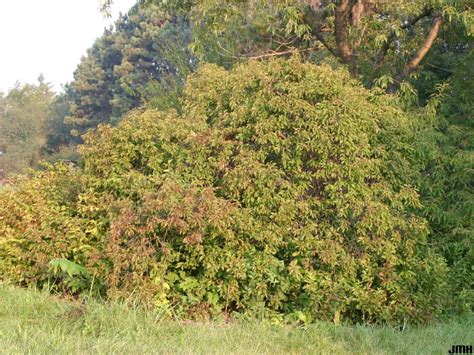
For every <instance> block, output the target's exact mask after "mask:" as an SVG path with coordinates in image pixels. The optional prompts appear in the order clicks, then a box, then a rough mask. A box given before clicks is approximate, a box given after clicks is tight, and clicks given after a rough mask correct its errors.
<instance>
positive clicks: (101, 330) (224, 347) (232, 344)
mask: <svg viewBox="0 0 474 355" xmlns="http://www.w3.org/2000/svg"><path fill="white" fill-rule="evenodd" d="M473 343H474V317H468V318H463V319H456V320H451V321H449V322H446V323H444V324H438V325H431V326H428V327H419V328H417V327H414V328H408V329H406V330H405V331H403V332H402V331H398V330H396V329H393V328H389V327H369V326H336V325H334V324H330V323H322V322H321V323H317V324H314V325H310V326H307V327H304V328H303V327H295V326H278V325H271V324H267V323H262V322H258V321H255V322H234V323H230V324H225V323H216V322H214V323H206V324H197V323H194V324H193V323H191V324H190V323H185V322H177V321H163V320H162V317H161V315H160V314H159V313H158V312H156V313H154V312H145V311H143V310H140V309H131V308H130V307H127V306H125V305H121V304H101V303H98V302H88V303H86V304H85V305H83V304H80V303H75V302H69V301H65V300H61V299H57V298H54V297H51V296H48V295H47V294H45V293H41V292H38V291H31V290H23V289H18V288H13V287H10V286H5V285H0V353H4V354H28V353H31V354H89V353H95V354H108V353H115V354H124V353H127V354H130V355H131V354H147V353H159V354H190V353H198V354H202V353H212V354H231V353H232V354H253V353H263V354H347V353H355V354H447V353H448V350H449V349H450V348H451V346H452V345H454V344H473Z"/></svg>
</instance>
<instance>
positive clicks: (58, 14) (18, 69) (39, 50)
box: [0, 0, 136, 92]
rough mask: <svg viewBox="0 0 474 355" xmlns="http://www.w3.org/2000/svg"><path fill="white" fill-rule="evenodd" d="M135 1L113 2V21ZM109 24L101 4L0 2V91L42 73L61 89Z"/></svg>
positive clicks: (88, 0) (89, 0) (81, 0)
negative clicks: (101, 9)
mask: <svg viewBox="0 0 474 355" xmlns="http://www.w3.org/2000/svg"><path fill="white" fill-rule="evenodd" d="M135 2H136V0H115V1H114V6H113V18H117V17H118V14H119V12H122V13H123V12H126V11H127V10H128V9H129V8H130V7H131V6H132V5H133V4H134V3H135ZM111 22H113V21H111V20H108V19H105V18H104V17H103V16H102V14H101V13H100V12H99V0H0V91H3V92H5V91H7V90H8V89H9V88H11V87H12V86H13V85H14V84H15V82H16V81H17V80H18V81H20V82H34V81H36V79H37V78H38V76H39V75H40V74H41V73H43V75H44V76H45V78H46V80H47V81H49V82H51V83H52V84H54V88H55V89H56V90H60V88H61V84H64V83H66V82H68V81H71V80H72V74H73V72H74V69H75V68H76V66H77V64H78V63H79V61H80V59H81V57H82V56H83V55H85V54H86V50H87V48H89V47H90V46H92V44H93V43H94V40H95V39H96V38H97V37H99V36H100V35H101V34H102V32H103V30H104V27H108V26H109V25H110V24H111Z"/></svg>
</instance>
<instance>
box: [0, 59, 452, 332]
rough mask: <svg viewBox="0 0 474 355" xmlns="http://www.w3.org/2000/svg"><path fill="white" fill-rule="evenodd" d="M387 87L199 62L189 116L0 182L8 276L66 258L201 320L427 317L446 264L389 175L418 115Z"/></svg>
mask: <svg viewBox="0 0 474 355" xmlns="http://www.w3.org/2000/svg"><path fill="white" fill-rule="evenodd" d="M392 100H393V99H391V98H390V97H387V96H385V95H382V94H380V93H378V92H369V91H367V90H365V89H363V88H361V87H360V86H359V85H357V84H356V83H354V82H353V81H351V80H350V79H349V76H348V75H347V74H346V73H345V72H339V71H333V70H331V69H330V68H328V67H324V66H314V65H310V64H303V63H301V62H300V61H299V60H298V59H297V58H293V59H292V60H290V61H284V60H274V61H270V62H268V63H260V62H251V63H249V64H244V65H239V66H237V67H236V68H235V69H233V70H232V71H230V72H228V71H225V70H223V69H220V68H218V67H216V66H211V65H205V66H203V67H202V68H201V70H200V72H199V73H198V74H197V75H196V76H194V77H192V78H191V79H189V84H188V87H187V89H186V94H185V98H184V105H183V107H184V113H183V114H182V115H178V114H177V113H176V112H174V111H169V112H165V113H163V112H158V111H151V110H149V111H144V112H143V111H135V112H132V113H131V114H130V115H129V116H128V117H127V118H126V119H125V120H124V121H123V122H122V123H121V124H120V125H119V127H117V128H111V127H109V126H100V127H99V128H98V129H97V130H96V131H95V132H89V133H88V134H87V135H86V136H85V145H84V146H83V147H82V154H83V167H82V168H81V170H80V174H79V171H78V172H75V171H74V170H68V169H65V168H56V169H59V170H50V171H48V172H45V173H40V174H38V175H37V176H35V177H34V178H33V179H32V180H29V181H23V182H21V183H20V184H19V185H17V186H15V187H14V191H12V192H10V193H7V194H2V195H0V233H1V236H2V237H1V242H0V243H1V244H0V256H2V261H1V263H0V274H1V275H3V277H5V278H7V279H10V280H13V281H16V282H23V283H37V282H38V280H45V279H47V277H48V274H47V273H46V272H45V267H47V265H48V262H49V261H50V260H51V259H53V258H65V259H68V260H71V261H74V262H77V263H79V264H81V265H84V266H85V267H86V268H87V269H88V270H89V272H90V273H91V274H94V275H95V277H97V279H99V280H100V281H101V283H102V284H103V285H105V289H106V292H107V294H108V296H110V297H117V296H127V297H130V295H134V296H136V297H139V298H140V299H141V300H142V301H143V302H146V303H150V304H155V305H172V306H173V307H174V308H175V309H176V310H179V311H182V312H186V313H187V314H188V315H191V316H194V317H203V316H204V317H207V316H212V315H215V314H219V313H222V312H225V313H231V312H234V311H236V312H243V313H246V314H248V315H250V316H265V317H271V318H277V319H280V318H284V319H287V320H298V319H299V320H304V321H311V320H314V319H329V320H334V321H336V322H338V321H341V320H349V321H354V322H357V321H368V322H376V321H387V322H391V323H401V322H404V321H414V322H417V321H429V320H431V319H433V318H435V317H436V316H437V315H438V314H439V313H440V312H441V311H442V308H443V306H444V304H445V300H446V291H447V285H446V278H447V267H446V265H445V262H444V260H443V259H442V258H441V257H440V256H437V255H436V254H435V253H434V252H433V251H432V250H431V248H430V246H429V245H428V243H427V235H428V226H427V222H426V221H425V220H424V219H422V218H419V217H417V216H416V214H415V210H416V209H417V208H419V206H420V205H419V201H418V195H417V193H416V191H415V190H414V189H413V188H412V187H410V186H408V185H406V184H404V183H403V179H399V176H398V174H404V173H405V171H404V170H405V169H408V167H409V164H410V160H409V159H407V158H405V155H406V154H405V153H406V152H410V151H411V150H413V146H410V139H409V137H407V136H406V132H409V131H410V130H411V129H412V128H413V125H414V123H413V121H416V120H417V118H416V117H407V115H406V114H404V113H403V112H402V111H401V110H400V109H398V108H397V107H396V102H394V101H392ZM411 144H413V142H411ZM407 154H408V153H407ZM24 210H27V211H28V212H29V213H30V215H31V216H32V217H28V218H26V219H23V220H22V219H20V216H21V215H22V214H24ZM40 256H41V257H40Z"/></svg>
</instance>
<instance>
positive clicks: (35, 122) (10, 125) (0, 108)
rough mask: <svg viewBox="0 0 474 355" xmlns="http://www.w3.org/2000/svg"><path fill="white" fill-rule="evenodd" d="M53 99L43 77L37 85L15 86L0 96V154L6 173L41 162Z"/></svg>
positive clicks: (21, 169) (17, 171) (15, 171)
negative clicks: (1, 152)
mask: <svg viewBox="0 0 474 355" xmlns="http://www.w3.org/2000/svg"><path fill="white" fill-rule="evenodd" d="M53 98H54V93H53V92H52V91H51V86H50V85H49V84H48V83H46V82H45V81H44V78H43V77H42V76H41V77H40V78H39V79H38V83H36V84H25V85H20V84H18V83H17V84H16V86H15V87H14V88H13V89H12V90H10V91H9V92H8V94H6V95H1V96H0V151H3V153H4V156H5V158H4V159H5V170H6V173H7V174H12V173H20V172H23V171H24V170H25V169H26V168H28V167H31V166H35V165H36V164H37V163H38V161H39V160H40V157H41V153H42V149H43V148H44V146H45V144H46V129H45V127H46V122H47V120H48V117H49V115H50V104H51V103H52V101H53Z"/></svg>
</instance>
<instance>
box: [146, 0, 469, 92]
mask: <svg viewBox="0 0 474 355" xmlns="http://www.w3.org/2000/svg"><path fill="white" fill-rule="evenodd" d="M143 2H144V3H146V4H149V3H158V4H159V5H160V6H161V7H162V8H165V9H167V10H169V11H181V12H182V13H186V14H187V15H188V16H189V18H190V19H191V21H192V23H193V30H194V33H195V36H196V39H195V42H194V48H195V49H196V50H197V52H198V53H199V52H201V54H203V53H202V49H203V48H206V51H208V49H209V48H213V50H214V52H215V53H217V54H218V55H220V57H221V58H222V59H223V60H231V59H234V60H236V59H239V58H249V57H251V58H267V57H271V56H281V55H287V54H289V53H291V52H294V51H299V52H302V53H306V55H307V57H308V58H309V59H312V60H315V61H317V62H320V61H322V60H326V61H328V60H329V61H331V60H333V61H334V60H336V62H337V63H340V64H343V65H346V66H347V67H348V68H349V70H350V72H351V73H352V75H353V76H354V77H358V78H360V79H361V80H362V81H363V82H364V84H365V85H366V86H369V87H370V86H373V85H374V84H378V85H381V86H383V87H384V88H385V89H386V90H387V91H388V92H394V91H396V90H398V89H399V88H400V86H401V85H402V83H403V82H404V81H405V80H406V79H407V78H408V77H410V75H411V74H412V73H413V72H414V71H416V70H417V69H418V67H419V65H420V63H421V62H422V60H423V59H424V58H425V57H426V55H427V53H429V51H430V50H431V48H432V47H433V45H434V44H435V43H436V41H437V40H438V38H439V35H440V33H441V32H442V31H444V30H445V29H446V28H448V27H456V28H457V30H458V31H461V32H465V33H468V34H471V35H472V33H473V12H472V6H471V5H469V2H468V1H452V0H417V1H412V0H402V1H375V0H337V1H332V0H311V1H307V2H301V1H299V0H290V1H279V0H276V1H270V2H269V1H259V0H258V1H234V0H223V1H219V2H216V1H211V0H195V1H166V2H165V1H160V0H145V1H143Z"/></svg>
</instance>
